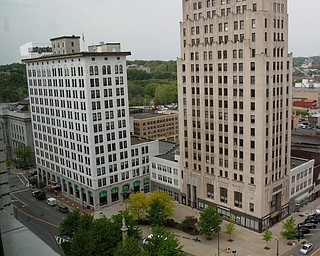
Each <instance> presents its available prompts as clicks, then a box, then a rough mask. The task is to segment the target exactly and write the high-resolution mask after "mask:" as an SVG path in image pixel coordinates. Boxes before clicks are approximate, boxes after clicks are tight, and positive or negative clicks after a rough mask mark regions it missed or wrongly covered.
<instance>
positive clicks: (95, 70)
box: [94, 66, 99, 76]
mask: <svg viewBox="0 0 320 256" xmlns="http://www.w3.org/2000/svg"><path fill="white" fill-rule="evenodd" d="M94 74H95V75H96V76H97V75H99V69H98V66H95V67H94Z"/></svg>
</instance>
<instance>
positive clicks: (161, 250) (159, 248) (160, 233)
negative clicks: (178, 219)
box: [143, 227, 185, 256]
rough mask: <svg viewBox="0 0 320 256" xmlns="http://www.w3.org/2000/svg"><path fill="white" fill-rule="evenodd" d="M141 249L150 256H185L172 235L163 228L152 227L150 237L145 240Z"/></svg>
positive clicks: (176, 239) (177, 240) (178, 242)
mask: <svg viewBox="0 0 320 256" xmlns="http://www.w3.org/2000/svg"><path fill="white" fill-rule="evenodd" d="M143 249H144V250H145V251H146V252H147V253H149V254H146V255H152V256H172V255H177V256H178V255H179V256H182V255H185V254H184V253H182V252H181V249H182V245H181V244H180V241H179V239H178V238H176V237H175V235H174V234H172V233H170V232H169V231H167V230H166V229H165V228H164V227H154V228H153V229H152V235H151V236H149V237H148V238H146V240H144V243H143Z"/></svg>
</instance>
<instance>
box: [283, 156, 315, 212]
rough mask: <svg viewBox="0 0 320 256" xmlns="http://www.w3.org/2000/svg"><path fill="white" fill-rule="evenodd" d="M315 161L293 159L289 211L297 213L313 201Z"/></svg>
mask: <svg viewBox="0 0 320 256" xmlns="http://www.w3.org/2000/svg"><path fill="white" fill-rule="evenodd" d="M313 166H314V160H308V159H303V158H297V157H291V170H290V205H289V211H290V212H295V211H298V210H299V208H300V207H301V206H303V205H305V204H307V203H308V202H309V201H310V200H311V196H312V189H313Z"/></svg>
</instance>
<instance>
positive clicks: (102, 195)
mask: <svg viewBox="0 0 320 256" xmlns="http://www.w3.org/2000/svg"><path fill="white" fill-rule="evenodd" d="M105 196H107V192H106V191H102V192H101V193H100V195H99V197H100V198H101V197H105Z"/></svg>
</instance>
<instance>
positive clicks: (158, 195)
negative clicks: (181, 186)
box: [148, 190, 175, 217]
mask: <svg viewBox="0 0 320 256" xmlns="http://www.w3.org/2000/svg"><path fill="white" fill-rule="evenodd" d="M154 200H159V201H160V203H162V204H163V205H164V214H165V215H166V217H171V216H172V215H173V213H174V206H175V201H174V200H173V199H172V197H171V196H170V195H169V194H168V193H166V192H165V191H162V190H156V191H153V192H152V193H151V194H150V195H149V197H148V205H150V204H151V203H152V202H153V201H154Z"/></svg>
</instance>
